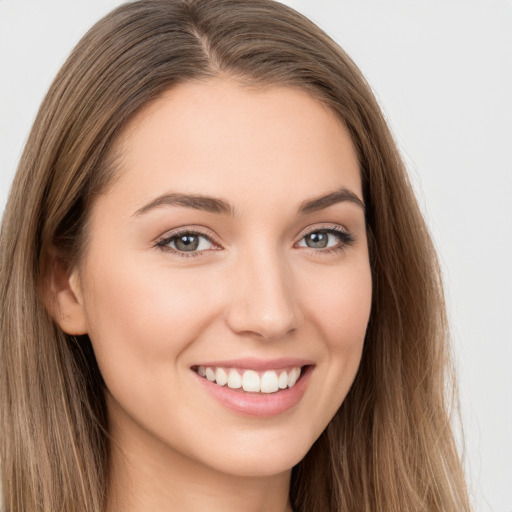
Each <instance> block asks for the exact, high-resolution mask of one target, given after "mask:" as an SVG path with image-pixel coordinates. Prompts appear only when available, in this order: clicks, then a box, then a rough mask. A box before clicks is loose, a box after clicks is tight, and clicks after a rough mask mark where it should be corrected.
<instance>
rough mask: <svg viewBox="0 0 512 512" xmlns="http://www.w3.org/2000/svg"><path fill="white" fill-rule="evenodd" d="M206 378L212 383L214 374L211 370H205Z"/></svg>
mask: <svg viewBox="0 0 512 512" xmlns="http://www.w3.org/2000/svg"><path fill="white" fill-rule="evenodd" d="M206 378H207V379H208V380H209V381H210V382H213V381H214V380H215V372H214V371H213V370H212V369H211V368H206Z"/></svg>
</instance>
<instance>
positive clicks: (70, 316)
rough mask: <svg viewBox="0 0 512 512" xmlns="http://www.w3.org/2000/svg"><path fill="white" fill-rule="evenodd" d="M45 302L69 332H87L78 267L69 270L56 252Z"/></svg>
mask: <svg viewBox="0 0 512 512" xmlns="http://www.w3.org/2000/svg"><path fill="white" fill-rule="evenodd" d="M45 288H46V290H45V295H46V297H45V302H46V306H47V308H48V309H49V312H50V314H51V315H52V317H53V319H54V320H55V321H56V322H57V324H58V325H59V326H60V328H61V329H62V330H63V331H64V332H65V333H67V334H71V335H76V336H78V335H81V334H86V333H87V321H86V315H85V308H84V301H83V293H82V286H81V283H80V278H79V273H78V270H77V269H74V270H69V269H68V266H67V265H66V264H65V262H64V260H63V259H62V258H61V257H59V256H58V255H56V254H54V255H53V256H52V257H51V262H50V265H49V269H48V274H47V280H46V287H45Z"/></svg>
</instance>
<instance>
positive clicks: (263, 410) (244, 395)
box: [194, 366, 313, 418]
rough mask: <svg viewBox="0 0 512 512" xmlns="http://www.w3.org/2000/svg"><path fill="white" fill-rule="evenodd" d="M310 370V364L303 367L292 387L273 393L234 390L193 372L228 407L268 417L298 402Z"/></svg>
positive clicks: (241, 412) (303, 391) (304, 390)
mask: <svg viewBox="0 0 512 512" xmlns="http://www.w3.org/2000/svg"><path fill="white" fill-rule="evenodd" d="M312 370H313V367H312V366H307V367H305V368H303V369H302V374H301V376H300V378H299V380H298V381H297V382H296V383H295V385H294V386H293V387H291V388H287V389H283V390H280V391H276V392H275V393H250V392H247V391H241V390H235V389H231V388H228V387H227V386H218V385H217V384H215V383H213V382H210V381H209V380H208V379H205V378H204V377H201V376H200V375H198V374H197V373H195V372H194V374H195V376H196V377H197V379H199V383H200V384H201V385H202V386H204V389H206V391H207V392H208V393H210V394H211V395H212V396H213V397H214V398H215V399H217V400H218V401H219V402H221V403H222V404H223V405H224V406H226V407H227V408H228V409H231V410H232V411H235V412H237V413H239V414H244V415H246V416H257V417H260V418H268V417H271V416H277V415H279V414H282V413H284V412H286V411H288V410H289V409H291V408H292V407H293V406H295V405H297V404H298V403H299V402H300V400H301V398H302V397H303V395H304V393H305V392H306V387H307V385H308V382H309V376H310V375H311V372H312Z"/></svg>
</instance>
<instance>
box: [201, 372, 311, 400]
mask: <svg viewBox="0 0 512 512" xmlns="http://www.w3.org/2000/svg"><path fill="white" fill-rule="evenodd" d="M300 372H301V368H300V366H298V367H295V368H291V369H290V370H288V371H286V370H268V371H266V372H263V374H262V375H261V377H260V375H259V374H258V373H257V372H256V371H254V370H244V371H243V372H242V374H241V375H240V373H239V372H238V370H235V369H234V368H211V367H209V366H199V367H198V369H197V373H199V375H201V377H206V378H207V379H208V380H209V381H210V382H215V383H216V384H218V385H219V386H225V385H226V384H227V385H228V387H229V388H231V389H240V388H242V389H243V390H244V391H250V392H253V393H259V392H261V393H275V392H276V391H279V390H280V389H286V388H291V387H293V386H295V383H296V382H297V379H298V378H299V377H300Z"/></svg>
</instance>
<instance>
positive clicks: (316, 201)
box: [134, 187, 365, 217]
mask: <svg viewBox="0 0 512 512" xmlns="http://www.w3.org/2000/svg"><path fill="white" fill-rule="evenodd" d="M346 201H348V202H350V203H353V204H356V205H357V206H359V207H361V208H362V209H363V210H364V209H365V206H364V203H363V201H362V200H361V199H359V197H358V196H357V195H356V194H355V193H354V192H352V191H351V190H349V189H347V188H345V187H341V188H339V189H338V190H335V191H334V192H330V193H329V194H326V195H322V196H320V197H316V198H313V199H307V200H305V201H303V202H302V203H301V204H300V205H299V209H298V213H299V214H301V215H305V214H307V213H312V212H316V211H319V210H323V209H325V208H328V207H329V206H332V205H333V204H336V203H342V202H346ZM164 205H165V206H182V207H185V208H193V209H195V210H202V211H206V212H210V213H216V214H222V215H229V216H232V217H235V216H236V210H235V208H234V206H233V205H232V204H230V203H228V202H227V201H225V200H224V199H220V198H217V197H211V196H205V195H201V194H179V193H167V194H163V195H161V196H159V197H157V198H156V199H154V200H153V201H151V202H150V203H148V204H147V205H145V206H143V207H142V208H140V209H139V210H137V211H136V212H135V214H134V215H142V214H144V213H147V212H149V211H150V210H153V209H155V208H158V207H159V206H164Z"/></svg>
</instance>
